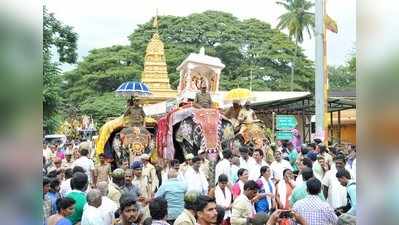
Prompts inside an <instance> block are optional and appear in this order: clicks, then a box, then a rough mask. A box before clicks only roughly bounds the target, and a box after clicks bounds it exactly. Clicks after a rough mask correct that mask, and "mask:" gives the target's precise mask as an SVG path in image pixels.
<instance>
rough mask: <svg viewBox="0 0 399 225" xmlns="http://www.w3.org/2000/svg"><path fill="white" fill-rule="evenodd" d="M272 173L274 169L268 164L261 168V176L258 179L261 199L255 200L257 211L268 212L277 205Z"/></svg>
mask: <svg viewBox="0 0 399 225" xmlns="http://www.w3.org/2000/svg"><path fill="white" fill-rule="evenodd" d="M271 175H272V171H271V169H270V168H269V167H268V166H262V167H261V168H260V177H259V179H258V180H257V181H256V184H257V185H258V187H259V195H258V196H259V197H258V198H259V199H258V201H257V202H255V210H256V213H259V212H264V213H268V212H269V211H270V210H271V209H273V208H275V207H276V202H275V194H276V187H275V185H274V183H273V181H272V180H271Z"/></svg>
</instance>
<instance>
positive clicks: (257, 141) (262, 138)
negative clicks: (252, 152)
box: [236, 120, 270, 149]
mask: <svg viewBox="0 0 399 225" xmlns="http://www.w3.org/2000/svg"><path fill="white" fill-rule="evenodd" d="M236 140H239V142H240V144H241V145H250V146H253V148H255V149H256V148H259V149H262V148H263V146H264V145H265V144H269V143H270V138H269V137H268V136H267V135H266V127H265V125H264V124H263V123H262V122H261V121H259V120H258V121H255V122H252V123H247V124H242V125H241V129H240V131H239V132H238V134H237V135H236Z"/></svg>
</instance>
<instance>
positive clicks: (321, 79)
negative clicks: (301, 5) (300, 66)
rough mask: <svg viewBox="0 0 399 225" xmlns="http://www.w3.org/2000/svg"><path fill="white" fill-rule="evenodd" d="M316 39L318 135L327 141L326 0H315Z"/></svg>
mask: <svg viewBox="0 0 399 225" xmlns="http://www.w3.org/2000/svg"><path fill="white" fill-rule="evenodd" d="M315 3H316V4H315V9H316V11H315V25H316V27H315V40H316V54H315V71H316V74H315V107H316V109H315V111H316V137H317V138H320V139H321V140H323V142H326V141H327V140H326V131H325V119H324V117H325V112H326V108H327V107H326V102H325V98H326V96H325V94H326V92H325V90H324V88H325V74H324V73H325V70H324V63H325V58H324V57H325V56H324V54H325V51H324V50H325V49H324V45H325V40H324V36H325V35H324V34H325V32H324V30H325V27H324V13H325V12H324V0H316V1H315Z"/></svg>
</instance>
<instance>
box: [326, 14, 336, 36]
mask: <svg viewBox="0 0 399 225" xmlns="http://www.w3.org/2000/svg"><path fill="white" fill-rule="evenodd" d="M324 25H325V26H326V29H328V30H330V31H331V32H334V33H338V26H337V22H335V20H333V19H332V18H331V17H330V16H328V15H326V16H325V17H324Z"/></svg>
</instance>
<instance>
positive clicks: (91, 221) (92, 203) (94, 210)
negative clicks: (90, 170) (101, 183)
mask: <svg viewBox="0 0 399 225" xmlns="http://www.w3.org/2000/svg"><path fill="white" fill-rule="evenodd" d="M101 202H102V201H101V193H100V191H99V190H97V189H92V190H91V191H89V193H87V204H86V205H85V206H84V209H83V215H82V221H81V225H105V223H104V219H103V217H102V215H101V214H102V213H101V211H100V206H101Z"/></svg>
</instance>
